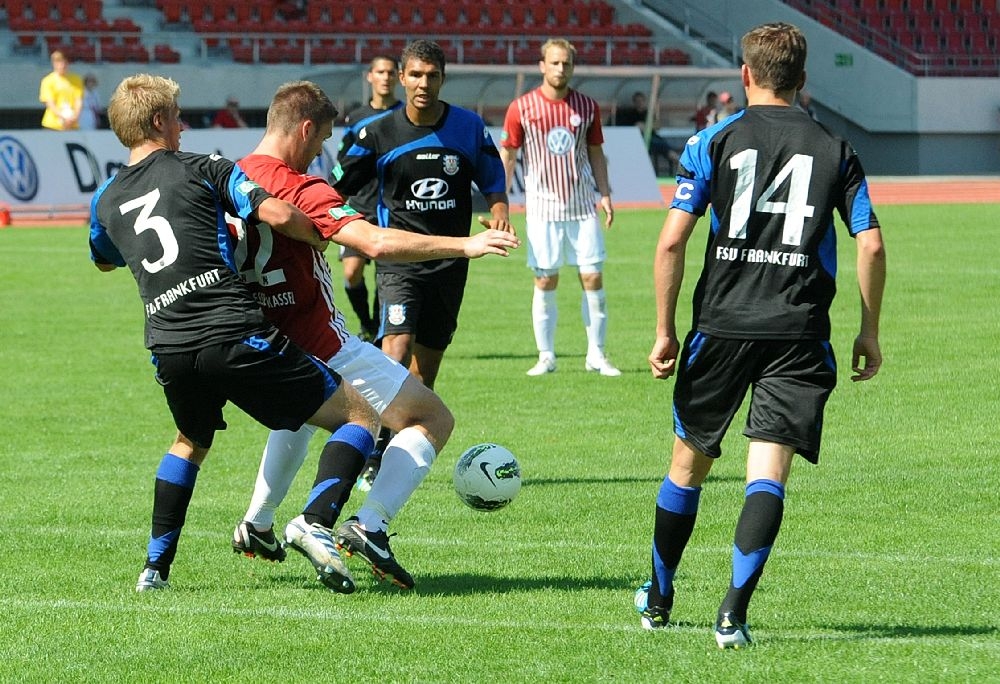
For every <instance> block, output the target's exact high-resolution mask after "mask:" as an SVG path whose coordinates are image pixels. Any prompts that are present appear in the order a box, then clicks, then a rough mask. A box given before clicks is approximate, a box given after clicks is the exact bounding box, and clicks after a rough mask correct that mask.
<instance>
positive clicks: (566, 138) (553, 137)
mask: <svg viewBox="0 0 1000 684" xmlns="http://www.w3.org/2000/svg"><path fill="white" fill-rule="evenodd" d="M545 146H546V147H548V148H549V152H551V153H552V154H554V155H556V156H557V157H562V156H564V155H567V154H569V153H570V151H571V150H572V149H573V134H572V133H571V132H570V131H569V129H568V128H566V127H565V126H556V127H555V128H553V129H552V130H551V131H549V134H548V135H547V136H545Z"/></svg>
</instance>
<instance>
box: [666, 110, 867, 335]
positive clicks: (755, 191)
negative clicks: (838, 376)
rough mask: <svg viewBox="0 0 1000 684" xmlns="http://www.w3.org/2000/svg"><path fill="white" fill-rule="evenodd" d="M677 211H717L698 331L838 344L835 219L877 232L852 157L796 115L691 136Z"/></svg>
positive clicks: (748, 120)
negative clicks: (833, 327)
mask: <svg viewBox="0 0 1000 684" xmlns="http://www.w3.org/2000/svg"><path fill="white" fill-rule="evenodd" d="M677 181H678V185H677V190H676V192H675V193H674V198H673V201H672V202H671V205H670V206H671V208H677V209H681V210H683V211H686V212H688V213H691V214H695V215H697V216H701V215H703V214H705V213H706V211H708V212H709V216H710V220H711V225H710V230H711V234H710V235H709V239H708V244H707V248H706V251H705V261H704V267H703V269H702V273H701V277H700V279H699V281H698V285H697V287H696V289H695V296H694V321H693V326H694V328H696V329H697V330H699V331H701V332H704V333H706V334H709V335H715V336H717V337H725V338H736V339H821V340H827V339H829V337H830V319H829V309H830V303H831V302H832V301H833V297H834V294H835V292H836V275H837V242H836V233H835V230H834V224H833V212H834V211H836V212H837V213H838V214H839V215H840V218H841V220H842V221H843V222H844V224H845V225H846V226H847V230H848V233H849V234H850V235H851V236H852V237H853V236H855V235H857V234H858V233H859V232H861V231H863V230H868V229H871V228H878V227H879V224H878V220H877V219H876V217H875V214H874V212H873V211H872V205H871V199H870V198H869V195H868V182H867V180H866V179H865V174H864V170H863V169H862V167H861V163H860V161H859V160H858V158H857V155H856V154H855V152H854V150H853V149H852V148H851V146H850V145H849V144H848V143H847V142H846V141H844V140H841V139H840V138H837V137H836V136H834V135H832V134H831V133H829V132H828V131H827V130H826V129H825V128H823V127H822V126H821V125H820V124H818V123H816V122H815V121H814V120H813V119H811V118H810V117H809V116H808V115H807V114H805V113H804V112H802V111H801V110H799V109H798V108H796V107H784V106H772V105H754V106H751V107H749V108H747V109H746V110H744V111H743V112H741V113H739V114H737V115H735V116H732V117H730V118H728V119H726V120H725V121H723V122H721V123H719V124H717V125H715V126H712V127H710V128H708V129H706V130H704V131H702V132H700V133H698V134H697V135H696V136H694V137H693V138H691V139H690V140H689V141H688V143H687V145H686V146H685V149H684V152H683V154H682V155H681V159H680V166H679V169H678V174H677Z"/></svg>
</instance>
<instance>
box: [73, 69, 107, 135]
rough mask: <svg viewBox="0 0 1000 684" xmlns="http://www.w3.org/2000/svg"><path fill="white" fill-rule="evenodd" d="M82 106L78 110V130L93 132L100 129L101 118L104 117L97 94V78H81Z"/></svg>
mask: <svg viewBox="0 0 1000 684" xmlns="http://www.w3.org/2000/svg"><path fill="white" fill-rule="evenodd" d="M83 88H84V90H83V105H82V106H81V108H80V120H79V124H80V130H82V131H93V130H97V129H98V128H101V117H102V116H104V104H103V103H102V102H101V95H100V93H98V92H97V76H94V74H87V75H86V76H84V77H83Z"/></svg>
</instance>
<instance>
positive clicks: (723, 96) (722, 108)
mask: <svg viewBox="0 0 1000 684" xmlns="http://www.w3.org/2000/svg"><path fill="white" fill-rule="evenodd" d="M738 111H740V106H739V105H738V104H736V99H735V98H734V97H733V95H732V93H729V92H727V91H725V90H724V91H722V92H721V93H719V104H718V106H717V107H716V108H715V111H712V112H709V113H708V125H709V126H714V125H715V124H717V123H719V122H720V121H725V120H726V119H728V118H729V117H731V116H732V115H733V114H735V113H736V112H738Z"/></svg>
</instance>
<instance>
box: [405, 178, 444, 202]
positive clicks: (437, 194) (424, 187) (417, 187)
mask: <svg viewBox="0 0 1000 684" xmlns="http://www.w3.org/2000/svg"><path fill="white" fill-rule="evenodd" d="M410 192H412V193H413V196H414V197H416V198H417V199H422V200H436V199H440V198H442V197H444V196H445V195H447V194H448V182H447V181H445V180H443V179H441V178H422V179H420V180H418V181H414V182H413V183H411V184H410Z"/></svg>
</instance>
